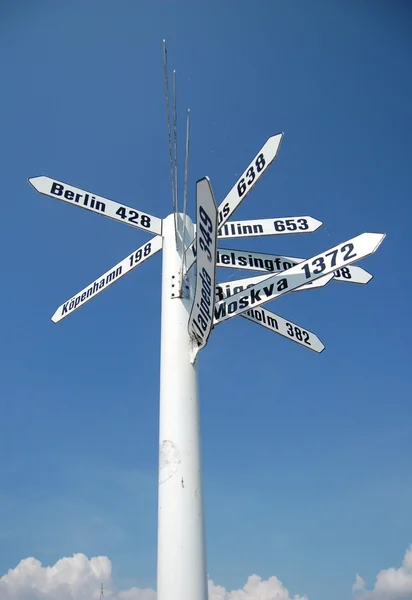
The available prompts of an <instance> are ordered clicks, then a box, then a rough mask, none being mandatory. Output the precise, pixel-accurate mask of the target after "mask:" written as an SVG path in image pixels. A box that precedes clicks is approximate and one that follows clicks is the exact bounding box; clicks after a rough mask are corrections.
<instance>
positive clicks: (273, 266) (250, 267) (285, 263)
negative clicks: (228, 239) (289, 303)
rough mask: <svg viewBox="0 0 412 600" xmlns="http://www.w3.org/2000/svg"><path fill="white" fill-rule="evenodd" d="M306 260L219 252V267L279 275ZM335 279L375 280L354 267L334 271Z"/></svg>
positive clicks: (233, 251) (364, 281) (361, 282)
mask: <svg viewBox="0 0 412 600" xmlns="http://www.w3.org/2000/svg"><path fill="white" fill-rule="evenodd" d="M305 260H306V259H305V258H296V257H293V256H281V255H278V254H266V253H264V252H251V251H247V250H233V249H230V248H220V249H218V251H217V266H218V267H227V268H230V269H241V270H244V271H269V272H271V273H277V272H280V271H286V270H287V269H290V268H291V267H294V266H295V265H297V264H299V263H302V262H304V261H305ZM333 277H334V279H335V280H336V281H344V282H346V283H360V284H366V283H369V281H370V280H371V279H372V278H373V275H371V274H370V273H368V272H367V271H365V269H362V267H357V266H353V265H352V266H350V267H342V268H341V269H338V270H337V271H334V273H333Z"/></svg>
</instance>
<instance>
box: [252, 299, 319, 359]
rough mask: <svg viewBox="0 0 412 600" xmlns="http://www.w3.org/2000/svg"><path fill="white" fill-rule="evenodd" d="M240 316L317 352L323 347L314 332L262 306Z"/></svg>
mask: <svg viewBox="0 0 412 600" xmlns="http://www.w3.org/2000/svg"><path fill="white" fill-rule="evenodd" d="M242 317H244V318H245V319H249V321H253V322H254V323H257V324H258V325H262V327H266V329H269V330H270V331H273V332H274V333H278V334H279V335H282V336H283V337H285V338H287V339H288V340H291V341H292V342H296V343H297V344H300V345H301V346H304V347H305V348H308V349H309V350H313V351H314V352H317V353H318V354H320V353H321V352H323V350H324V349H325V346H324V345H323V344H322V342H321V341H320V339H319V338H318V336H317V335H316V334H314V333H312V332H311V331H308V330H307V329H303V327H301V326H300V325H296V323H292V321H287V320H286V319H284V318H283V317H281V316H279V315H275V313H273V312H271V311H269V310H266V308H263V307H262V306H261V307H259V308H252V309H250V310H247V311H246V312H244V313H243V314H242Z"/></svg>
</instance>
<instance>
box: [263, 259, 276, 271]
mask: <svg viewBox="0 0 412 600" xmlns="http://www.w3.org/2000/svg"><path fill="white" fill-rule="evenodd" d="M264 264H265V269H266V271H274V270H275V265H274V264H273V260H270V259H269V258H268V259H266V260H265V263H264Z"/></svg>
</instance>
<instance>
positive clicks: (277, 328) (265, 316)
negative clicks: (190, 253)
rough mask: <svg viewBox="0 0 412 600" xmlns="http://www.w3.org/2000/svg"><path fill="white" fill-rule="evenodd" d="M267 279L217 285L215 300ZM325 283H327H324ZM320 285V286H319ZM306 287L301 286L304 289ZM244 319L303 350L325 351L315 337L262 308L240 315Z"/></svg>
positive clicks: (250, 279) (259, 276)
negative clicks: (280, 336)
mask: <svg viewBox="0 0 412 600" xmlns="http://www.w3.org/2000/svg"><path fill="white" fill-rule="evenodd" d="M328 278H332V275H326V276H325V277H320V278H319V279H317V280H316V281H314V282H313V284H317V283H318V282H322V280H323V279H328ZM264 279H267V275H257V276H256V277H249V278H247V279H239V280H238V281H228V282H225V283H218V284H217V285H216V300H217V301H218V300H223V299H224V298H229V297H230V296H233V294H237V293H239V292H241V291H243V290H245V289H246V288H248V287H251V286H252V285H254V284H255V283H259V282H261V281H263V280H264ZM326 283H327V282H326ZM321 285H322V284H321ZM305 287H306V286H302V288H305ZM302 288H297V289H296V290H294V291H295V292H299V291H300V290H301V289H302ZM240 316H241V317H244V318H245V319H249V321H253V322H254V323H257V324H258V325H262V327H266V328H267V329H269V330H270V331H273V332H274V333H278V334H279V335H282V336H283V337H285V338H287V339H289V340H292V342H296V343H297V344H300V345H301V346H304V347H305V348H309V349H310V350H313V351H314V352H318V353H320V352H322V351H323V350H324V349H325V346H324V345H323V344H322V342H321V341H320V339H319V338H318V336H317V335H315V334H314V333H312V332H311V331H308V330H306V329H303V327H301V326H300V325H297V324H296V323H292V321H287V320H286V319H284V318H283V317H281V316H279V315H276V314H275V313H273V312H270V311H269V310H266V309H265V308H263V307H259V308H254V309H251V310H248V311H246V312H244V313H242V314H241V315H240Z"/></svg>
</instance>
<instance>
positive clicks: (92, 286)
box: [51, 235, 163, 323]
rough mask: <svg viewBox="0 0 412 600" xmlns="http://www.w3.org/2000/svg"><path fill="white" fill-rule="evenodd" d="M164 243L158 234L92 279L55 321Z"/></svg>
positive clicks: (153, 252)
mask: <svg viewBox="0 0 412 600" xmlns="http://www.w3.org/2000/svg"><path fill="white" fill-rule="evenodd" d="M162 245H163V238H162V237H161V236H160V235H156V236H155V237H154V238H152V239H151V240H150V241H148V242H146V244H143V246H141V247H140V248H138V249H137V250H135V251H134V252H132V254H130V255H129V256H127V257H126V258H124V259H123V260H121V261H120V262H119V263H117V265H115V266H114V267H112V268H111V269H109V271H106V273H103V275H100V277H98V278H97V279H95V280H94V281H92V283H89V285H88V286H87V287H85V288H83V289H82V290H81V291H80V292H78V293H77V294H75V295H74V296H72V298H70V300H67V302H65V303H64V304H62V305H61V306H59V308H58V309H57V310H56V312H55V313H54V315H53V316H52V318H51V320H52V321H53V323H58V322H59V321H61V320H62V319H64V318H65V317H68V316H69V315H71V314H72V312H74V311H75V310H76V309H77V308H80V307H81V306H83V304H86V302H88V301H89V300H92V298H94V297H95V296H97V294H100V292H102V291H103V290H105V289H107V288H108V287H109V285H112V283H116V281H118V280H119V279H120V278H121V277H123V276H124V275H126V273H129V272H130V271H132V270H133V269H135V268H136V267H137V266H139V265H140V264H142V262H144V261H145V260H147V259H148V258H150V257H151V256H153V255H154V254H156V252H159V250H161V249H162Z"/></svg>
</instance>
